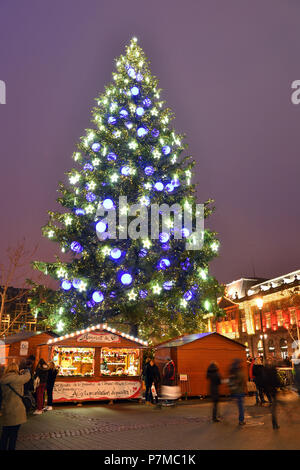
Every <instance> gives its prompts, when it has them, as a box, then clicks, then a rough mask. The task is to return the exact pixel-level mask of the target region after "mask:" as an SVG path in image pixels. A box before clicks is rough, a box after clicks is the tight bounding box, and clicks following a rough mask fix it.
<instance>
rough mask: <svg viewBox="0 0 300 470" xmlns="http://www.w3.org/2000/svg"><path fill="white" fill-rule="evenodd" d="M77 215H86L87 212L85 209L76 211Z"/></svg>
mask: <svg viewBox="0 0 300 470" xmlns="http://www.w3.org/2000/svg"><path fill="white" fill-rule="evenodd" d="M75 214H76V215H85V210H84V209H80V208H79V209H75Z"/></svg>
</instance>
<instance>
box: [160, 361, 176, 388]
mask: <svg viewBox="0 0 300 470" xmlns="http://www.w3.org/2000/svg"><path fill="white" fill-rule="evenodd" d="M163 382H164V385H169V386H172V385H174V384H175V363H174V361H172V359H171V358H170V357H168V358H167V362H166V364H165V365H164V368H163Z"/></svg>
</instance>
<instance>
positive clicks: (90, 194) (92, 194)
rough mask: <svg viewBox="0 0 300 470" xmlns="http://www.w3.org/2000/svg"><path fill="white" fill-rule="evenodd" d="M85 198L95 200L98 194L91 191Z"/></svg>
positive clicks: (90, 200) (89, 200)
mask: <svg viewBox="0 0 300 470" xmlns="http://www.w3.org/2000/svg"><path fill="white" fill-rule="evenodd" d="M85 198H86V200H87V201H88V202H94V201H95V200H96V198H97V196H96V194H94V193H91V192H90V193H87V195H86V196H85Z"/></svg>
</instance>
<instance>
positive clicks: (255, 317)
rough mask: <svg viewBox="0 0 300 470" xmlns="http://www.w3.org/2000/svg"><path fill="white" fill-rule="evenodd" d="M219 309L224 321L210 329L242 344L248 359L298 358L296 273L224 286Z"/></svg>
mask: <svg viewBox="0 0 300 470" xmlns="http://www.w3.org/2000/svg"><path fill="white" fill-rule="evenodd" d="M219 307H220V308H222V309H223V311H224V317H220V318H218V319H215V320H214V324H213V325H212V324H211V326H210V328H211V329H213V328H214V329H215V331H217V332H218V333H221V334H223V335H225V336H228V337H229V338H231V339H235V340H237V341H239V342H241V343H242V344H244V345H245V346H246V348H247V355H248V356H251V357H253V356H255V357H256V356H259V355H260V356H264V353H265V356H273V357H274V358H276V359H277V360H284V359H286V358H288V357H292V356H293V355H294V354H295V353H297V354H298V352H297V351H298V350H299V349H300V348H298V343H297V342H298V341H299V339H300V270H298V271H294V272H292V273H289V274H286V275H283V276H280V277H278V278H274V279H268V280H264V279H245V278H242V279H240V280H238V281H234V282H232V283H230V284H228V285H227V286H226V290H225V296H224V297H222V299H220V300H219ZM299 344H300V343H299Z"/></svg>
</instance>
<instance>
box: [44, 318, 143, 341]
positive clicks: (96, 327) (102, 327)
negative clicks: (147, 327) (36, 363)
mask: <svg viewBox="0 0 300 470" xmlns="http://www.w3.org/2000/svg"><path fill="white" fill-rule="evenodd" d="M95 330H106V331H109V332H110V333H115V334H117V335H120V336H123V338H126V339H129V340H131V341H135V342H137V343H140V344H142V345H144V346H148V343H147V341H143V340H141V339H139V338H135V337H134V336H131V335H128V334H127V333H123V332H122V331H117V330H116V329H115V328H111V327H109V326H108V325H107V323H100V324H98V325H94V326H89V327H88V328H85V329H84V330H77V331H75V332H73V333H68V334H66V335H63V336H59V337H57V338H53V339H49V341H48V344H51V343H57V342H58V341H62V340H64V339H69V338H73V337H74V336H78V335H81V334H84V333H87V332H89V331H95Z"/></svg>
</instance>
